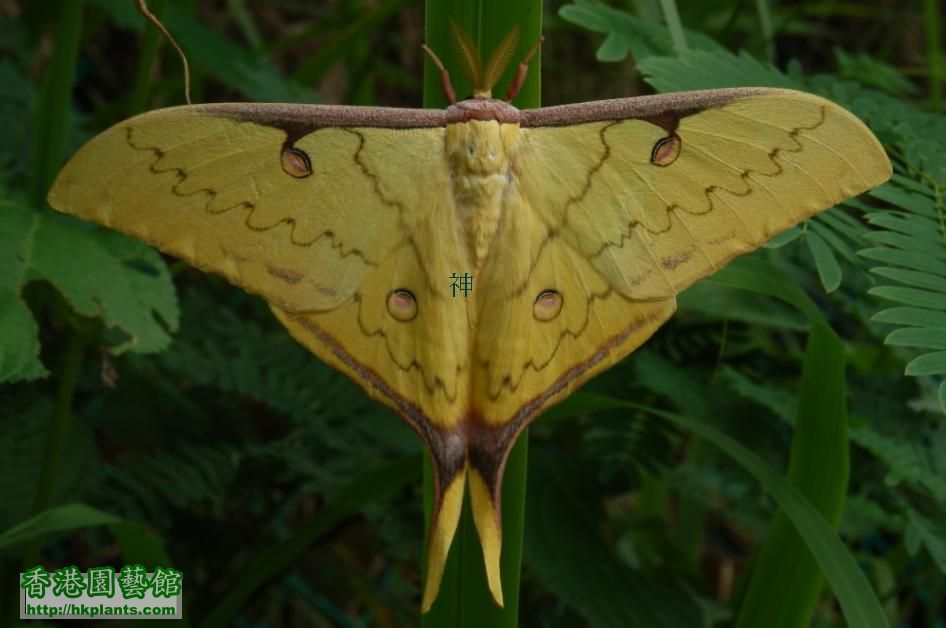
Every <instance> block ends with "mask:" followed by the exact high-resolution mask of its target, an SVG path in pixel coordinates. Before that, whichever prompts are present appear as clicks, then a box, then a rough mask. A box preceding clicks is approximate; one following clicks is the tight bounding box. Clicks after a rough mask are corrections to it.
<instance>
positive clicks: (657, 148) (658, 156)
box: [650, 134, 681, 166]
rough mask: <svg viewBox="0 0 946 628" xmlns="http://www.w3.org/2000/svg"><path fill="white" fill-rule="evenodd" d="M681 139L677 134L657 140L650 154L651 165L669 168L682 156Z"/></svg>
mask: <svg viewBox="0 0 946 628" xmlns="http://www.w3.org/2000/svg"><path fill="white" fill-rule="evenodd" d="M680 144H681V142H680V137H679V136H678V135H676V134H674V135H670V136H669V137H664V138H661V139H659V140H657V143H656V144H654V148H653V150H651V152H650V163H652V164H654V165H655V166H669V165H670V164H672V163H673V162H674V161H676V159H677V157H679V156H680Z"/></svg>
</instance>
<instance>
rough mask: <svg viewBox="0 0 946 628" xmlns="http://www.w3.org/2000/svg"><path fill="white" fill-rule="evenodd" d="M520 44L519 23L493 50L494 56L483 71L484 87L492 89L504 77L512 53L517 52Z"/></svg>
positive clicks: (488, 89)
mask: <svg viewBox="0 0 946 628" xmlns="http://www.w3.org/2000/svg"><path fill="white" fill-rule="evenodd" d="M518 46H519V25H518V24H517V25H516V26H513V27H512V30H511V31H509V34H508V35H506V36H505V37H504V38H503V40H502V41H501V42H499V45H498V46H497V47H496V50H494V51H493V54H492V56H491V57H490V58H489V63H487V64H486V70H485V71H484V72H483V87H484V88H485V89H486V90H487V91H490V90H492V89H493V86H494V85H496V83H498V82H499V79H500V78H502V76H503V72H505V71H506V68H507V67H508V66H509V62H510V61H512V55H513V54H515V52H516V48H517V47H518Z"/></svg>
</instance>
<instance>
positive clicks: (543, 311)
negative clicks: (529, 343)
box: [532, 290, 563, 322]
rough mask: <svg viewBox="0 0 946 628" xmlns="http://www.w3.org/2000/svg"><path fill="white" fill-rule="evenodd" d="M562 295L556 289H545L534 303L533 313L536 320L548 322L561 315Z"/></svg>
mask: <svg viewBox="0 0 946 628" xmlns="http://www.w3.org/2000/svg"><path fill="white" fill-rule="evenodd" d="M562 303H563V300H562V295H561V294H559V293H558V292H557V291H555V290H543V291H542V292H540V293H539V296H537V297H536V298H535V302H534V303H533V304H532V315H533V316H535V318H536V320H539V321H542V322H546V321H550V320H552V319H553V318H555V317H556V316H558V315H559V312H561V311H562Z"/></svg>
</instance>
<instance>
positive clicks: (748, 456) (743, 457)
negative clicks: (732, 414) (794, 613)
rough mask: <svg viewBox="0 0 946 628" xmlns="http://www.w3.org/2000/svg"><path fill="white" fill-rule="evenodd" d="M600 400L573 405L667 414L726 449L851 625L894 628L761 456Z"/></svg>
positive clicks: (581, 399) (828, 532)
mask: <svg viewBox="0 0 946 628" xmlns="http://www.w3.org/2000/svg"><path fill="white" fill-rule="evenodd" d="M593 397H599V399H593ZM600 397H601V396H600V395H591V394H589V393H582V392H577V393H575V394H573V395H572V397H571V398H572V399H573V400H574V406H573V407H580V406H581V405H582V404H585V403H587V404H589V405H593V406H595V407H597V408H599V409H604V408H606V407H608V409H619V408H626V409H630V410H641V411H644V412H649V413H651V414H655V415H657V416H661V417H663V418H665V419H667V420H668V421H670V422H672V423H675V424H677V425H678V426H680V427H682V428H684V429H689V430H691V431H692V432H694V433H695V434H697V435H698V436H700V437H702V438H704V439H706V440H707V441H709V442H710V443H712V444H713V445H715V446H716V447H718V448H719V449H721V450H722V451H723V452H724V453H726V454H727V455H728V456H729V457H730V458H732V459H733V460H734V461H735V462H737V463H738V464H739V465H740V466H741V467H742V468H743V469H745V470H746V471H747V472H748V473H749V474H750V475H751V476H752V477H753V478H755V480H756V481H758V482H759V483H760V484H761V485H762V486H763V488H765V490H766V491H768V493H769V494H770V495H771V496H772V498H773V499H774V500H775V502H776V503H777V504H778V506H779V508H781V509H782V511H783V512H784V513H785V515H786V516H787V517H788V519H789V520H790V521H791V522H792V524H793V525H794V526H795V529H796V530H797V531H798V532H799V534H800V535H801V538H802V540H803V541H804V542H805V545H806V546H807V547H808V549H809V550H810V551H811V553H812V555H813V556H814V557H815V560H816V561H817V562H818V565H819V566H820V567H821V570H822V572H823V573H824V575H825V577H826V578H827V581H828V584H829V585H830V587H831V589H832V591H833V592H834V595H835V597H836V598H837V600H838V602H839V604H840V605H841V610H842V612H843V614H844V618H845V620H846V621H847V624H848V625H849V626H857V627H858V628H889V624H888V623H887V620H886V618H885V616H884V611H883V608H882V607H881V606H880V602H879V601H878V600H877V596H876V595H875V594H874V592H873V590H872V589H871V587H870V583H868V581H867V578H866V577H865V576H864V574H863V572H862V571H861V570H860V567H859V566H858V564H857V561H856V560H855V559H854V557H853V556H852V555H851V553H850V551H848V549H847V548H846V547H845V546H844V543H842V542H841V540H840V539H839V538H838V536H837V533H835V531H834V530H833V529H832V528H831V525H830V524H829V523H828V522H827V521H826V520H825V519H824V517H823V516H822V515H821V514H820V513H819V512H818V510H817V509H815V507H814V506H812V505H811V503H809V502H808V500H806V499H805V497H804V496H803V495H802V494H801V493H799V492H798V490H797V489H796V488H795V487H793V486H792V485H791V484H790V483H789V482H788V481H787V480H786V479H785V478H783V477H782V476H781V475H779V474H778V473H776V472H775V471H774V470H773V469H772V468H771V467H769V466H768V464H767V463H766V462H765V461H764V460H763V459H762V458H761V457H759V455H758V454H756V453H754V452H753V451H751V450H749V449H747V448H746V447H744V446H742V445H741V444H739V443H738V442H737V441H736V440H734V439H732V438H731V437H729V436H727V435H726V434H723V433H722V432H719V431H717V430H716V429H715V428H713V427H711V426H709V425H706V424H705V423H703V422H702V421H696V420H693V419H691V418H689V417H684V416H681V415H678V414H673V413H670V412H664V411H661V410H655V409H654V408H651V407H649V406H646V405H643V404H639V403H634V402H632V401H624V400H622V399H615V398H612V397H606V398H603V399H602V398H600ZM576 398H577V399H576Z"/></svg>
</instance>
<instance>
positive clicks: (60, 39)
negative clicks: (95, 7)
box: [30, 0, 83, 208]
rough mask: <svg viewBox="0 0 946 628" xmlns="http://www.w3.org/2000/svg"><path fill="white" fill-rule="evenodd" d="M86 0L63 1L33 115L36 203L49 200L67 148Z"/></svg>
mask: <svg viewBox="0 0 946 628" xmlns="http://www.w3.org/2000/svg"><path fill="white" fill-rule="evenodd" d="M82 5H83V2H82V0H61V1H60V2H59V11H58V13H59V29H58V32H57V33H56V46H55V48H54V50H53V56H52V58H51V59H50V62H49V67H48V68H47V69H46V74H45V76H44V77H43V86H42V88H41V90H40V97H39V102H38V103H37V105H36V111H35V115H34V117H33V125H34V126H33V129H34V130H33V178H32V181H31V190H30V201H31V202H32V205H33V207H36V208H38V207H43V206H45V204H46V193H47V192H48V191H49V187H50V185H52V182H53V179H54V178H55V176H56V173H57V172H59V166H61V165H62V157H63V153H64V152H65V150H66V137H67V135H68V133H67V130H68V125H69V107H70V106H71V104H72V98H71V93H72V83H73V79H74V78H75V75H76V59H77V58H78V56H79V43H80V39H81V36H82Z"/></svg>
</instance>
